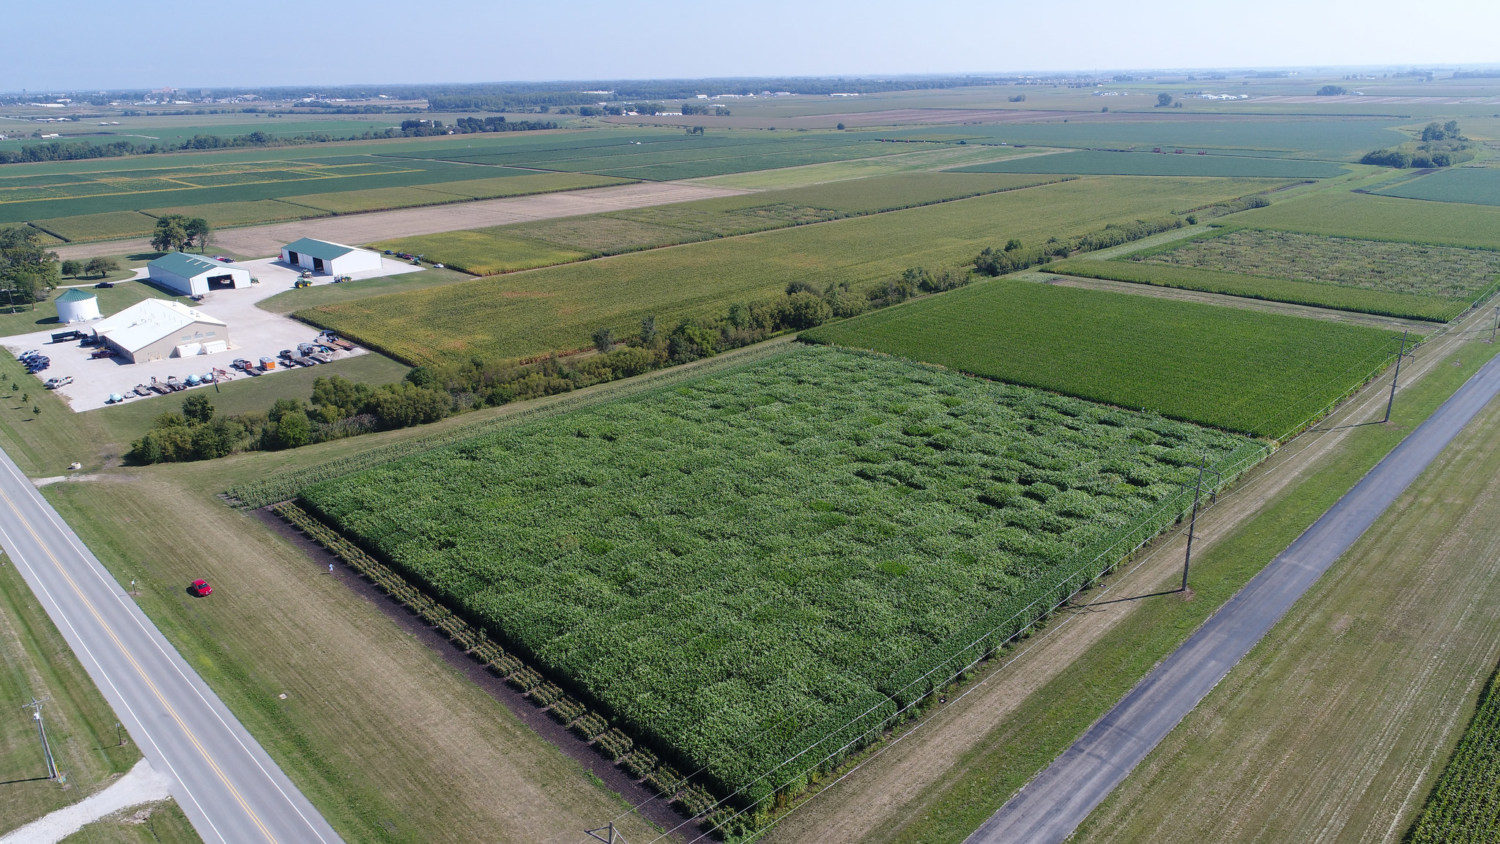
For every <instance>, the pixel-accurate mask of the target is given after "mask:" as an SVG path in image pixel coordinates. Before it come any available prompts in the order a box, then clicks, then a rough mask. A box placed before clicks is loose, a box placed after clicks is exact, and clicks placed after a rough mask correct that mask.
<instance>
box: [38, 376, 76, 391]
mask: <svg viewBox="0 0 1500 844" xmlns="http://www.w3.org/2000/svg"><path fill="white" fill-rule="evenodd" d="M71 383H73V376H71V375H64V376H62V377H61V378H48V379H47V381H46V382H45V383H44V384H42V386H43V387H46V388H47V389H49V390H55V389H57V388H58V387H66V386H68V385H69V384H71Z"/></svg>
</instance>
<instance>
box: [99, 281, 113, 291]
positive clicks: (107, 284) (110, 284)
mask: <svg viewBox="0 0 1500 844" xmlns="http://www.w3.org/2000/svg"><path fill="white" fill-rule="evenodd" d="M94 286H95V287H103V288H105V289H108V288H111V287H114V286H115V283H114V282H113V281H101V282H99V283H98V284H96V285H94Z"/></svg>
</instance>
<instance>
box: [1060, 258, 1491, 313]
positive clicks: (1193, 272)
mask: <svg viewBox="0 0 1500 844" xmlns="http://www.w3.org/2000/svg"><path fill="white" fill-rule="evenodd" d="M1043 269H1044V271H1045V272H1050V273H1059V274H1062V275H1072V276H1082V277H1084V278H1102V279H1109V280H1112V281H1128V282H1131V283H1134V284H1149V285H1152V286H1155V287H1172V288H1176V289H1178V290H1202V291H1204V292H1206V293H1222V294H1225V295H1227V296H1242V297H1244V298H1247V299H1262V300H1265V301H1270V302H1288V303H1290V304H1293V305H1311V306H1312V307H1315V308H1329V309H1331V310H1336V311H1354V312H1356V313H1365V314H1380V315H1382V316H1391V317H1400V318H1406V319H1421V320H1427V321H1429V322H1447V321H1448V320H1450V319H1453V318H1454V317H1456V316H1458V315H1459V314H1461V313H1463V312H1464V310H1466V309H1467V308H1468V303H1467V302H1455V301H1454V300H1452V299H1446V298H1440V297H1436V296H1416V295H1410V294H1404V293H1389V292H1386V291H1382V290H1366V289H1363V288H1359V287H1344V286H1340V285H1336V284H1319V283H1316V282H1309V281H1293V280H1291V279H1284V278H1266V277H1263V276H1254V275H1245V274H1243V273H1233V272H1226V271H1223V270H1201V269H1195V268H1192V267H1174V266H1164V265H1160V264H1148V263H1142V262H1139V261H1091V260H1089V259H1087V258H1081V259H1073V260H1067V261H1059V262H1056V263H1052V264H1048V265H1047V266H1046V267H1044V268H1043Z"/></svg>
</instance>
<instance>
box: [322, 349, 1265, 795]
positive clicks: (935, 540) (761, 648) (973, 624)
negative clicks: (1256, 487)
mask: <svg viewBox="0 0 1500 844" xmlns="http://www.w3.org/2000/svg"><path fill="white" fill-rule="evenodd" d="M1261 448H1262V447H1261V444H1259V443H1257V442H1254V441H1252V440H1249V439H1246V438H1243V437H1238V436H1233V435H1229V434H1224V433H1220V432H1214V431H1210V430H1208V429H1205V428H1201V427H1198V426H1193V425H1189V424H1186V423H1181V422H1171V421H1168V420H1165V419H1162V418H1161V417H1157V416H1153V415H1150V414H1140V413H1131V412H1125V411H1120V410H1117V409H1112V408H1106V407H1101V406H1098V405H1094V404H1090V403H1088V402H1084V401H1081V400H1078V399H1072V398H1066V397H1060V396H1055V395H1049V394H1047V393H1043V392H1041V391H1037V390H1029V389H1024V388H1017V387H1010V386H1004V385H998V384H993V383H988V382H985V381H982V380H979V379H973V378H968V377H966V376H963V375H959V374H957V373H952V372H944V371H941V370H938V369H936V368H933V367H924V366H921V365H918V364H914V363H911V362H907V361H901V360H897V359H893V358H889V357H885V356H874V355H861V354H854V353H849V352H844V351H840V350H834V349H825V348H816V347H799V348H796V349H794V350H792V351H790V352H788V353H786V354H783V355H780V356H778V357H775V358H772V359H769V360H767V361H764V362H761V363H757V364H753V365H750V366H747V367H742V368H738V369H732V370H727V371H724V372H721V373H718V374H714V375H710V376H707V377H703V378H699V379H695V380H691V381H688V382H684V383H681V384H679V385H677V386H674V387H669V388H666V389H662V390H657V391H653V392H650V393H645V394H642V395H639V396H635V397H632V398H629V399H622V400H618V401H615V402H612V403H609V404H606V405H603V406H600V407H596V408H593V409H589V410H582V411H578V412H574V413H569V414H563V415H559V416H555V417H552V418H550V419H546V420H542V421H539V422H535V423H530V424H525V425H520V426H516V427H513V428H510V429H508V430H504V431H501V432H497V433H492V434H488V435H484V436H481V437H478V438H475V439H471V440H467V441H462V442H459V443H458V444H456V445H453V446H449V447H446V448H441V449H436V450H432V451H428V452H425V453H422V454H418V455H414V456H412V457H408V458H405V459H401V460H397V461H394V462H391V463H388V464H385V465H382V466H378V467H376V468H373V469H370V470H367V471H364V472H360V473H356V474H352V475H348V476H345V477H342V478H338V479H336V480H331V481H327V482H324V483H320V484H316V485H314V486H312V487H310V488H308V489H305V490H304V491H303V492H302V495H301V498H302V499H303V500H304V501H305V502H307V503H308V504H310V505H311V506H312V507H313V508H314V509H316V510H317V511H318V512H320V513H321V514H322V515H323V516H324V517H326V518H328V519H330V520H332V521H333V522H334V523H336V524H338V525H340V526H341V527H342V528H343V529H344V530H346V531H348V532H349V533H350V534H352V535H354V536H356V537H358V538H359V539H360V541H361V542H362V543H363V544H364V545H365V546H366V547H368V548H371V549H373V550H375V551H377V552H378V553H380V554H381V555H382V556H383V557H385V558H386V559H387V560H390V561H391V562H393V563H394V564H395V565H396V566H398V567H399V568H400V569H402V570H403V571H404V572H406V573H407V574H408V575H409V576H411V577H412V578H414V579H415V580H416V581H417V582H419V583H421V584H423V585H424V586H425V587H426V588H428V589H429V590H431V591H432V592H434V593H435V594H437V595H438V596H440V597H442V598H443V599H444V600H445V601H447V602H449V603H450V604H452V605H453V606H455V607H456V608H458V609H459V610H460V611H462V612H463V613H464V614H465V615H466V616H468V617H470V618H471V619H474V620H475V621H476V622H478V623H481V624H483V626H484V627H485V629H487V630H489V631H491V635H492V636H495V637H496V638H497V639H501V640H503V641H504V643H505V644H506V645H507V646H512V647H515V648H517V649H518V650H519V651H520V652H522V653H527V654H529V655H531V657H532V658H534V659H535V661H536V662H537V663H538V664H539V665H540V666H542V667H543V668H544V670H546V671H547V672H549V673H550V674H552V675H553V676H554V677H555V678H557V679H558V681H559V682H560V683H563V684H565V685H566V686H567V687H568V688H570V689H575V690H577V691H578V693H580V694H581V695H583V696H584V697H585V699H587V700H591V701H595V702H598V703H599V704H601V705H603V706H605V707H607V709H608V711H610V712H612V713H613V714H614V716H615V717H616V723H618V724H620V725H622V726H624V727H626V728H627V729H628V730H629V731H630V732H632V733H633V734H635V735H636V736H638V737H641V738H643V739H644V740H645V741H646V742H647V744H648V745H649V746H651V747H652V748H653V749H655V750H657V752H658V753H660V754H665V755H666V758H667V759H669V760H673V761H674V762H678V763H681V764H682V765H683V766H684V770H686V771H692V770H695V769H697V768H699V767H705V768H707V779H708V781H709V782H710V783H714V784H717V785H718V786H719V787H720V788H721V789H724V790H725V791H728V790H734V789H741V788H743V789H744V792H743V795H744V797H743V798H742V800H744V799H751V800H755V799H762V798H765V797H766V796H767V795H769V794H770V793H771V792H772V791H773V790H774V789H775V788H777V787H780V786H787V787H790V788H791V789H793V790H796V789H797V788H798V787H799V786H798V783H799V782H801V781H802V772H803V771H805V770H806V769H808V768H809V767H816V766H817V765H818V764H819V761H820V760H821V758H822V756H823V755H824V754H825V753H829V752H834V753H836V752H837V749H838V743H841V742H843V741H846V740H852V739H854V738H855V735H854V734H847V733H839V732H838V731H839V729H840V727H841V726H842V725H844V724H845V723H846V722H855V723H858V724H860V730H859V731H862V730H863V729H864V728H867V727H869V726H871V724H873V723H878V722H879V721H880V720H881V719H882V718H884V717H888V716H889V715H891V714H892V713H893V712H894V711H895V709H896V708H897V707H899V706H904V705H906V704H908V703H910V702H912V701H914V700H916V699H918V698H920V697H921V696H922V695H923V694H925V693H926V691H927V690H928V689H930V688H933V687H935V686H939V685H941V684H942V683H943V682H944V681H945V680H946V678H947V677H948V676H949V675H950V674H951V673H952V672H953V671H955V670H957V668H958V667H961V666H962V664H963V662H964V658H963V657H962V656H960V655H961V654H964V653H968V648H969V646H970V645H971V644H972V643H973V642H974V641H975V639H976V638H979V637H980V636H981V635H983V634H985V633H988V632H989V631H991V630H995V629H999V630H1000V631H1001V632H1000V633H999V634H998V637H997V638H995V639H994V640H993V641H994V642H995V644H998V642H999V641H1000V640H1002V639H1004V638H1008V636H1009V635H1010V634H1011V633H1013V632H1015V631H1016V630H1018V629H1019V628H1020V626H1022V625H1024V624H1025V623H1026V622H1027V621H1029V620H1030V619H1031V618H1033V617H1035V616H1036V615H1037V614H1039V613H1040V612H1042V611H1043V610H1044V609H1045V608H1046V607H1047V606H1050V604H1051V603H1054V602H1055V601H1057V600H1060V599H1061V598H1062V597H1064V596H1065V595H1066V594H1067V593H1068V592H1070V591H1072V587H1067V588H1062V589H1061V590H1059V584H1060V583H1061V582H1062V581H1063V580H1064V579H1065V577H1068V576H1070V575H1073V574H1074V573H1075V572H1077V571H1079V570H1082V571H1084V572H1086V574H1085V575H1084V576H1085V577H1088V576H1092V574H1093V573H1095V572H1097V571H1102V570H1103V568H1106V567H1108V566H1109V565H1111V564H1113V563H1114V562H1115V561H1116V559H1117V558H1118V557H1119V556H1120V555H1122V554H1123V553H1124V552H1125V550H1127V549H1128V548H1130V547H1132V546H1133V545H1134V542H1133V541H1127V542H1125V543H1124V545H1123V546H1122V547H1119V548H1117V549H1114V550H1107V548H1106V546H1109V545H1110V542H1111V541H1112V540H1113V539H1114V538H1115V537H1116V535H1117V534H1119V533H1122V532H1128V533H1130V535H1131V536H1132V537H1135V536H1136V535H1137V534H1136V533H1135V532H1134V531H1136V530H1137V529H1138V524H1139V523H1145V524H1146V525H1148V527H1142V528H1139V529H1140V530H1143V531H1144V535H1145V536H1149V535H1151V534H1153V533H1155V532H1156V531H1157V530H1160V529H1161V528H1162V527H1164V526H1166V525H1169V524H1172V523H1173V522H1174V521H1175V520H1176V518H1177V517H1178V515H1179V514H1180V512H1181V506H1182V505H1183V504H1184V502H1185V501H1186V499H1185V498H1183V497H1182V490H1181V484H1182V482H1183V481H1185V480H1187V479H1188V478H1189V477H1190V476H1191V475H1192V474H1193V472H1194V471H1195V468H1194V467H1195V466H1196V465H1197V464H1198V463H1199V462H1200V461H1206V462H1208V463H1209V464H1210V465H1218V464H1221V463H1227V462H1238V461H1239V460H1241V459H1245V458H1253V457H1254V456H1255V455H1258V454H1259V453H1260V452H1261ZM398 502H399V504H398ZM731 514H732V518H731V517H729V516H730V515H731ZM950 660H958V662H957V664H956V665H949V664H948V663H949V661H950ZM939 666H942V668H941V669H940V670H941V671H944V672H947V673H943V674H940V675H939V676H936V677H934V676H933V675H932V674H930V673H929V672H931V671H932V670H934V669H938V667H939ZM871 712H873V713H875V714H876V716H877V717H875V718H873V719H871V718H869V717H867V715H868V713H871ZM859 731H856V733H857V732H859ZM877 734H878V733H877ZM831 735H838V736H839V738H838V739H837V742H835V743H833V744H828V743H827V741H828V737H829V736H831ZM809 745H813V746H814V747H815V750H814V752H812V753H810V754H805V755H806V756H807V758H805V759H803V760H801V761H795V762H794V763H793V764H791V765H789V766H786V767H784V768H782V769H780V770H776V766H777V763H779V762H782V761H783V760H786V759H788V758H790V757H792V756H793V754H796V753H798V752H799V751H804V750H805V749H806V748H807V747H808V746H809Z"/></svg>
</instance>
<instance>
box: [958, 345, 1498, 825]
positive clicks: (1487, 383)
mask: <svg viewBox="0 0 1500 844" xmlns="http://www.w3.org/2000/svg"><path fill="white" fill-rule="evenodd" d="M1497 394H1500V358H1494V359H1492V360H1491V361H1490V362H1489V363H1487V364H1485V366H1484V367H1483V368H1481V369H1480V370H1479V372H1477V373H1475V374H1474V377H1472V378H1470V379H1469V381H1468V382H1467V383H1465V384H1464V385H1463V387H1461V388H1459V390H1458V392H1456V393H1454V394H1453V396H1452V397H1451V398H1449V399H1448V401H1447V402H1445V403H1444V404H1443V406H1442V407H1440V408H1439V409H1438V411H1437V412H1436V413H1434V414H1433V415H1432V416H1431V417H1429V418H1428V420H1427V421H1426V422H1424V423H1422V424H1421V425H1420V426H1418V427H1417V429H1416V430H1415V431H1413V432H1412V433H1411V434H1410V435H1408V436H1407V437H1406V439H1404V440H1402V441H1401V444H1400V445H1398V446H1396V448H1395V449H1394V450H1393V451H1391V453H1390V454H1388V455H1386V458H1385V459H1384V460H1382V461H1380V463H1379V464H1378V465H1377V466H1376V467H1375V468H1374V469H1373V470H1371V471H1370V473H1369V474H1368V475H1366V476H1365V477H1364V478H1363V479H1362V480H1361V481H1360V482H1359V483H1358V484H1357V485H1355V487H1354V488H1353V489H1351V490H1350V491H1349V492H1348V493H1347V494H1345V495H1344V497H1343V498H1340V499H1339V500H1338V503H1336V504H1334V505H1333V507H1331V508H1329V510H1328V512H1326V513H1324V514H1323V516H1322V517H1321V518H1319V519H1318V521H1317V522H1315V523H1314V524H1313V526H1312V527H1310V528H1308V529H1307V532H1305V533H1303V534H1302V536H1300V537H1298V538H1297V541H1296V542H1293V543H1292V544H1291V545H1290V546H1289V547H1288V548H1287V549H1286V550H1285V551H1284V552H1282V553H1281V555H1280V556H1278V557H1277V558H1276V559H1275V560H1273V561H1272V562H1271V564H1270V565H1269V566H1267V567H1266V568H1265V569H1263V570H1262V571H1261V572H1260V574H1258V575H1256V576H1255V577H1254V578H1253V579H1252V580H1251V581H1250V582H1249V583H1248V584H1246V585H1245V588H1244V589H1242V590H1240V592H1239V593H1238V594H1236V595H1235V596H1234V597H1233V598H1231V599H1230V600H1229V602H1228V603H1226V604H1225V605H1224V606H1223V607H1222V608H1220V610H1219V611H1218V612H1217V613H1216V614H1215V615H1214V616H1213V617H1212V618H1210V619H1209V620H1208V621H1207V622H1206V623H1205V624H1204V625H1203V627H1202V628H1200V629H1199V630H1198V631H1197V632H1196V633H1194V634H1193V635H1192V636H1191V637H1190V638H1189V639H1188V640H1187V641H1186V642H1184V643H1183V644H1182V646H1181V647H1179V648H1178V649H1177V650H1176V651H1174V652H1173V653H1172V655H1171V656H1169V657H1167V659H1166V660H1165V661H1163V662H1162V663H1161V664H1160V665H1158V666H1157V667H1156V668H1155V669H1154V670H1152V671H1151V673H1150V674H1148V675H1146V678H1145V679H1144V680H1143V681H1142V682H1141V684H1140V685H1139V686H1137V687H1136V688H1135V689H1134V690H1133V691H1131V692H1130V694H1128V695H1126V696H1125V698H1124V699H1123V700H1121V701H1120V702H1119V703H1118V704H1116V705H1115V707H1114V708H1113V709H1111V710H1110V711H1109V713H1108V714H1106V715H1105V716H1104V717H1103V718H1102V719H1100V720H1099V722H1098V723H1096V724H1094V726H1093V727H1091V728H1090V729H1089V730H1088V732H1086V733H1084V735H1083V737H1082V738H1080V739H1079V740H1078V741H1077V742H1075V743H1074V744H1073V746H1072V747H1069V748H1068V749H1067V750H1066V751H1064V752H1063V753H1062V755H1060V756H1058V757H1057V759H1055V760H1053V762H1052V764H1051V765H1049V766H1048V767H1047V768H1046V770H1044V771H1042V773H1041V774H1039V775H1038V776H1037V777H1036V779H1034V780H1032V781H1031V782H1030V783H1028V784H1027V785H1026V787H1025V788H1023V789H1022V790H1021V791H1019V792H1017V793H1016V794H1015V796H1013V797H1012V798H1011V799H1010V801H1009V802H1007V803H1006V804H1005V805H1004V806H1002V807H1000V810H999V811H998V812H996V813H995V814H994V815H992V816H991V817H990V819H989V820H988V821H986V822H985V823H984V825H983V826H981V827H980V828H979V829H978V830H977V831H976V832H975V833H974V834H973V835H971V836H970V837H969V839H968V840H969V841H970V842H1055V841H1062V840H1064V839H1065V838H1067V837H1068V836H1069V835H1071V834H1072V832H1073V830H1075V829H1076V828H1077V827H1078V825H1079V824H1080V823H1082V822H1083V820H1084V819H1085V818H1086V817H1088V815H1089V813H1090V812H1092V811H1093V810H1094V807H1095V806H1098V805H1099V803H1100V802H1102V801H1103V800H1104V798H1105V797H1106V796H1108V795H1109V793H1110V791H1112V790H1113V789H1114V787H1115V786H1117V785H1119V783H1120V782H1121V781H1122V780H1124V779H1125V777H1126V775H1127V774H1129V773H1130V772H1131V770H1132V769H1134V768H1135V766H1136V765H1137V764H1139V763H1140V761H1141V760H1142V759H1144V758H1145V756H1146V754H1147V753H1149V752H1150V751H1151V749H1152V748H1153V747H1155V746H1156V745H1157V743H1158V742H1160V741H1161V740H1162V739H1163V738H1165V737H1166V735H1167V733H1169V732H1171V730H1172V728H1174V727H1176V726H1177V724H1178V722H1180V721H1181V720H1182V719H1183V717H1184V716H1186V715H1187V714H1188V712H1190V711H1192V709H1193V707H1195V706H1197V705H1198V702H1199V701H1200V700H1202V699H1203V697H1204V695H1206V694H1208V692H1209V691H1210V690H1211V689H1213V687H1214V686H1215V685H1217V684H1218V683H1219V681H1220V680H1222V679H1223V678H1224V675H1225V674H1228V673H1229V669H1230V668H1232V667H1233V666H1234V665H1235V663H1237V662H1239V661H1240V659H1241V658H1243V657H1244V656H1245V654H1247V653H1249V651H1250V649H1251V648H1252V647H1254V645H1255V643H1256V642H1258V641H1260V639H1261V637H1263V636H1264V635H1265V634H1266V633H1267V632H1268V631H1269V630H1270V629H1271V627H1272V625H1274V624H1275V623H1276V622H1277V620H1279V619H1280V618H1281V616H1282V615H1284V614H1285V613H1286V611H1287V610H1288V609H1290V608H1291V606H1292V604H1293V603H1295V602H1296V600H1297V599H1298V598H1299V597H1301V596H1302V594H1303V593H1304V592H1306V591H1307V589H1308V588H1309V587H1310V586H1312V585H1313V583H1315V582H1317V580H1318V578H1319V577H1321V576H1322V574H1323V572H1325V571H1327V570H1328V568H1329V567H1330V566H1332V565H1333V563H1334V562H1335V561H1337V560H1338V558H1339V557H1341V556H1342V555H1343V553H1344V552H1345V551H1346V550H1348V548H1349V546H1351V545H1353V544H1354V542H1355V540H1357V539H1358V538H1359V537H1360V535H1361V534H1363V533H1364V532H1365V530H1366V529H1368V528H1369V527H1370V525H1372V524H1374V522H1375V519H1376V518H1378V517H1379V516H1380V514H1381V513H1383V512H1385V510H1386V508H1387V507H1389V506H1390V505H1391V503H1392V502H1394V501H1395V500H1396V498H1397V497H1398V496H1400V495H1401V493H1402V492H1403V491H1404V490H1405V489H1406V487H1407V485H1409V484H1410V483H1411V482H1412V481H1414V480H1416V478H1417V476H1418V475H1420V474H1421V473H1422V471H1423V470H1424V469H1426V468H1427V466H1428V464H1430V463H1431V462H1432V461H1433V459H1434V458H1436V457H1437V456H1438V454H1439V453H1440V452H1442V450H1443V449H1444V448H1445V447H1446V446H1447V445H1448V443H1449V442H1451V441H1452V440H1453V438H1454V437H1455V436H1457V435H1458V433H1459V431H1461V430H1463V428H1464V426H1465V425H1467V424H1468V423H1469V421H1470V420H1472V419H1473V418H1474V416H1475V415H1476V414H1478V413H1479V411H1481V410H1482V409H1484V406H1485V405H1486V404H1488V403H1489V401H1490V400H1491V399H1493V398H1494V397H1495V396H1496V395H1497Z"/></svg>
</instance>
